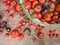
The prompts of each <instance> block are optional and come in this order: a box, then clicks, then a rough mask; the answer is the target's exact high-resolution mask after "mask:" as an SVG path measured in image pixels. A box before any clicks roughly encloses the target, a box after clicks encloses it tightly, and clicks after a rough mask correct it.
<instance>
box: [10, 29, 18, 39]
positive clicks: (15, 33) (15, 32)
mask: <svg viewBox="0 0 60 45" xmlns="http://www.w3.org/2000/svg"><path fill="white" fill-rule="evenodd" d="M18 35H19V32H18V30H13V31H12V32H10V37H12V38H16V37H18Z"/></svg>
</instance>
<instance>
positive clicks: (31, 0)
mask: <svg viewBox="0 0 60 45" xmlns="http://www.w3.org/2000/svg"><path fill="white" fill-rule="evenodd" d="M27 1H28V0H27ZM29 1H30V2H33V1H35V0H29Z"/></svg>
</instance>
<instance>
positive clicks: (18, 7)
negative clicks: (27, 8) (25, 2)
mask: <svg viewBox="0 0 60 45" xmlns="http://www.w3.org/2000/svg"><path fill="white" fill-rule="evenodd" d="M16 10H17V11H18V12H19V11H20V10H21V8H20V5H19V4H16Z"/></svg>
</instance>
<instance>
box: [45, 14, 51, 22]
mask: <svg viewBox="0 0 60 45" xmlns="http://www.w3.org/2000/svg"><path fill="white" fill-rule="evenodd" d="M44 20H45V21H46V22H49V21H51V16H50V15H49V14H47V15H44Z"/></svg>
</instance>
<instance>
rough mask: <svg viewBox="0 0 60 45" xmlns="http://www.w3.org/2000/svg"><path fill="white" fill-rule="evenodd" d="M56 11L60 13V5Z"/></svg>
mask: <svg viewBox="0 0 60 45" xmlns="http://www.w3.org/2000/svg"><path fill="white" fill-rule="evenodd" d="M56 11H57V12H60V4H57V6H56Z"/></svg>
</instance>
